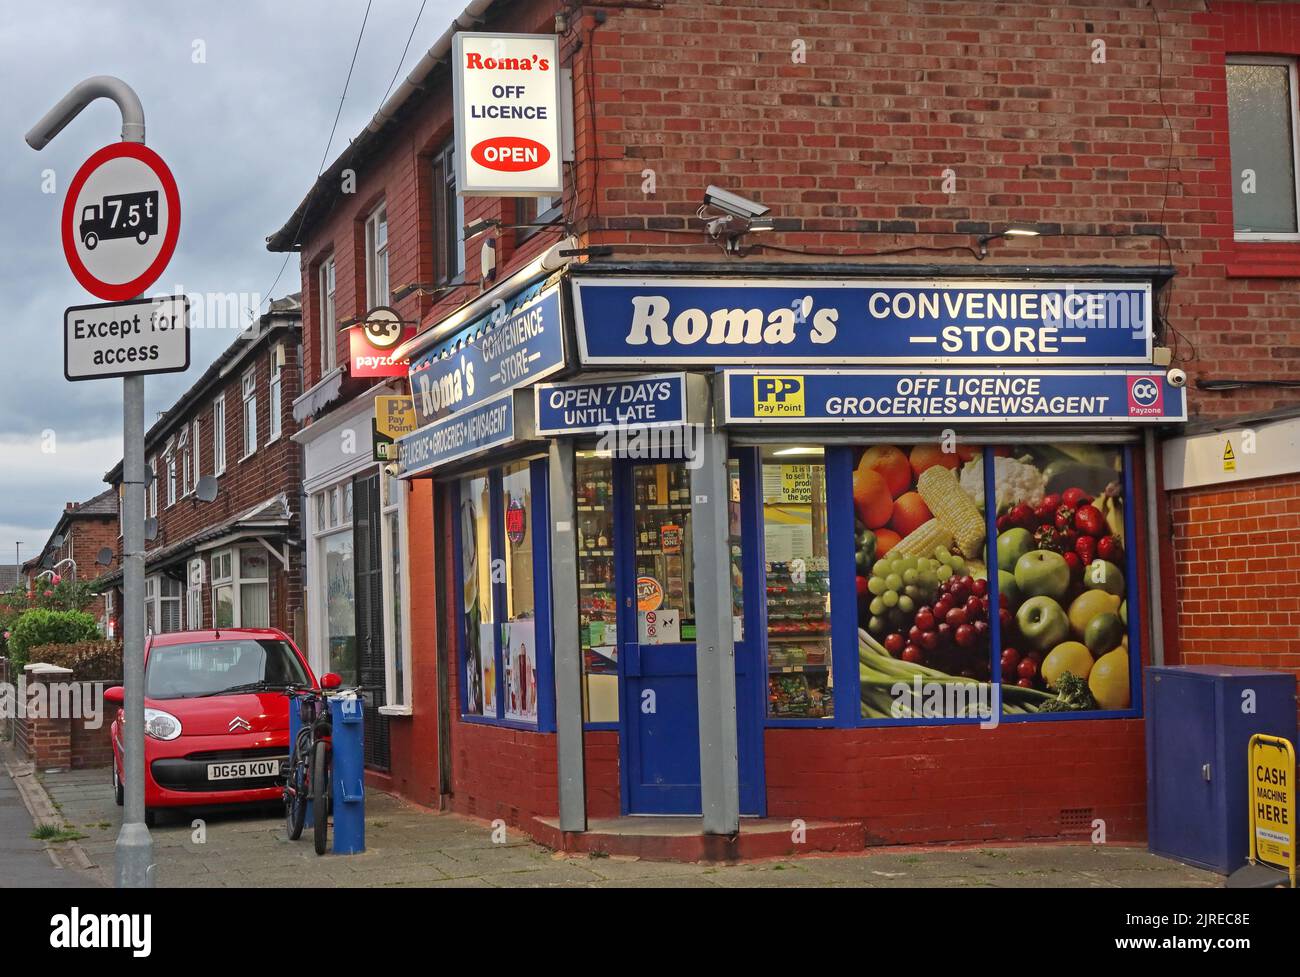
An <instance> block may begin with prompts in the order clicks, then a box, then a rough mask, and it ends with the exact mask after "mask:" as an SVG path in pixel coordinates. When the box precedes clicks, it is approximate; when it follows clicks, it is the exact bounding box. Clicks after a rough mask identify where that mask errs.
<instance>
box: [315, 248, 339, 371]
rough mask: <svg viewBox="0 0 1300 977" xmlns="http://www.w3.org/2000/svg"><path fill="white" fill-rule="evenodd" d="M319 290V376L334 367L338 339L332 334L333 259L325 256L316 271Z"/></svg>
mask: <svg viewBox="0 0 1300 977" xmlns="http://www.w3.org/2000/svg"><path fill="white" fill-rule="evenodd" d="M317 276H318V279H319V282H318V287H319V290H320V318H319V320H318V322H319V324H320V329H319V333H318V335H319V337H320V372H321V376H324V375H325V374H326V373H329V372H330V370H332V369H334V367H335V366H336V365H337V362H338V341H337V337H336V336H335V335H334V330H335V317H334V259H333V258H332V257H330V258H326V259H325V260H324V261H322V262H321V266H320V270H319V271H318V272H317Z"/></svg>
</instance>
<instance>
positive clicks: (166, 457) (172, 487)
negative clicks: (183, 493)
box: [163, 441, 176, 509]
mask: <svg viewBox="0 0 1300 977" xmlns="http://www.w3.org/2000/svg"><path fill="white" fill-rule="evenodd" d="M163 464H164V465H166V466H167V507H168V508H169V509H170V508H171V507H172V506H174V505H175V504H176V451H175V448H174V447H173V446H172V443H171V442H170V441H168V442H167V448H166V450H165V451H163Z"/></svg>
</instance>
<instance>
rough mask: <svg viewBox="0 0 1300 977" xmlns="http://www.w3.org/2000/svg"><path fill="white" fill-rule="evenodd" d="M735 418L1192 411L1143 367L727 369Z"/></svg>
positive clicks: (1143, 416) (1179, 416) (1056, 418)
mask: <svg viewBox="0 0 1300 977" xmlns="http://www.w3.org/2000/svg"><path fill="white" fill-rule="evenodd" d="M724 375H725V386H726V419H727V421H728V422H729V423H741V424H744V423H747V422H752V421H763V422H776V423H780V422H783V421H784V422H793V423H800V422H805V421H821V422H825V421H833V422H842V423H854V422H864V421H869V422H871V423H881V422H885V423H889V422H944V421H953V420H964V421H1015V422H1051V423H1061V422H1079V421H1088V422H1096V421H1117V422H1128V423H1134V422H1165V421H1181V420H1186V419H1187V405H1186V401H1185V399H1184V391H1183V390H1182V389H1181V388H1178V387H1173V386H1171V385H1170V384H1169V382H1168V381H1167V380H1166V379H1165V375H1164V374H1163V373H1158V372H1152V371H1136V370H1056V371H1040V372H1030V371H1025V370H1000V371H998V372H996V373H995V372H978V371H970V370H960V371H958V370H920V371H912V372H899V371H895V370H804V371H800V372H793V371H791V372H778V371H768V372H760V371H755V370H727V371H725V374H724Z"/></svg>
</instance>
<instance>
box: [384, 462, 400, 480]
mask: <svg viewBox="0 0 1300 977" xmlns="http://www.w3.org/2000/svg"><path fill="white" fill-rule="evenodd" d="M401 470H402V469H401V466H400V465H398V464H397V463H396V462H389V463H388V464H387V465H385V466H384V474H385V475H387V476H388V477H389V478H396V477H397V476H398V474H399V473H400V472H401Z"/></svg>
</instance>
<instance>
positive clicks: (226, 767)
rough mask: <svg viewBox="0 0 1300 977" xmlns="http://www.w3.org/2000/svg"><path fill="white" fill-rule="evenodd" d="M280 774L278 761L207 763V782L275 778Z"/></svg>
mask: <svg viewBox="0 0 1300 977" xmlns="http://www.w3.org/2000/svg"><path fill="white" fill-rule="evenodd" d="M279 773H280V761H279V760H276V759H271V760H233V761H231V762H230V763H209V764H208V779H209V780H252V779H253V778H255V777H275V776H278V775H279Z"/></svg>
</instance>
